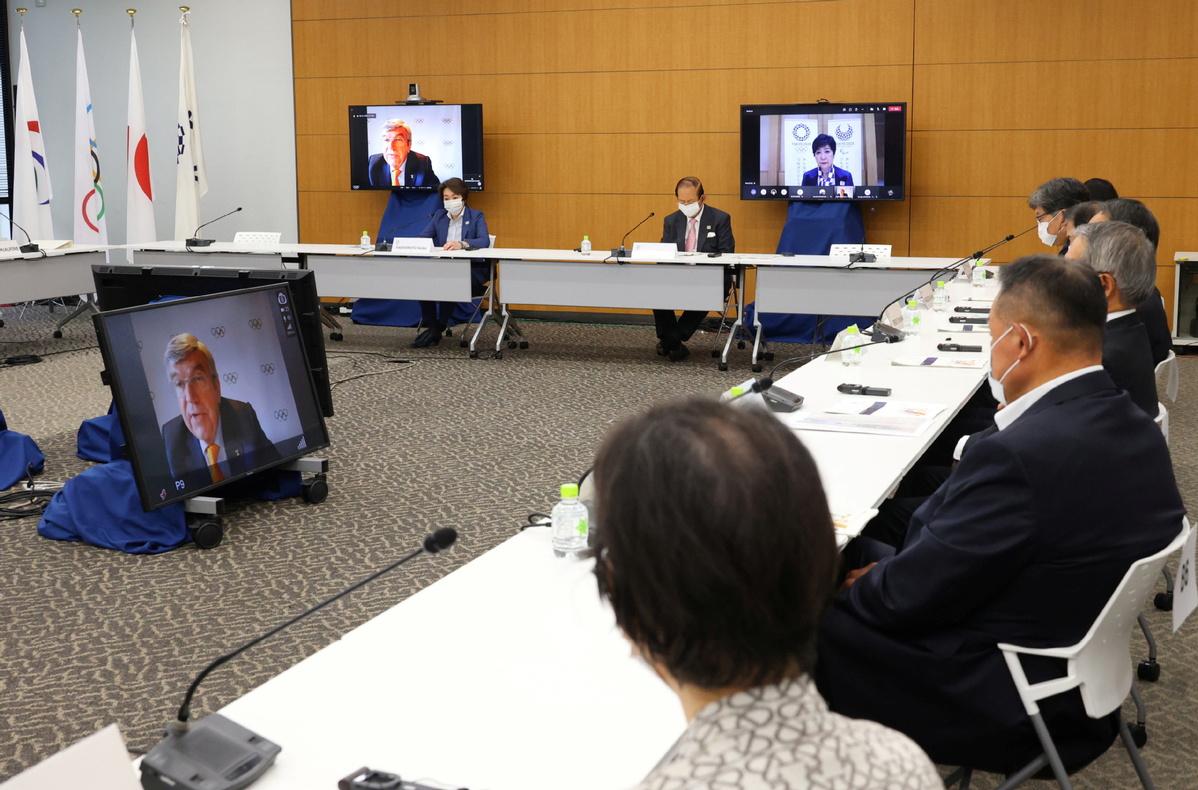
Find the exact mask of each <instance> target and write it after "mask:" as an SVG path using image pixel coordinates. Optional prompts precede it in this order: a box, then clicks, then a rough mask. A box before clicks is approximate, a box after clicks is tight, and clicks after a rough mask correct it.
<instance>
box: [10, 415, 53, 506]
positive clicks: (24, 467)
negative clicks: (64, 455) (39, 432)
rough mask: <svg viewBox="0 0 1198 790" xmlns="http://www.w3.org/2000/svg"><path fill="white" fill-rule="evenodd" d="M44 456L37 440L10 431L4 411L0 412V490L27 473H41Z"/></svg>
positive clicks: (21, 478) (43, 466) (17, 481)
mask: <svg viewBox="0 0 1198 790" xmlns="http://www.w3.org/2000/svg"><path fill="white" fill-rule="evenodd" d="M45 468H46V456H44V455H42V451H41V450H39V449H38V446H37V442H35V441H33V439H31V438H29V437H28V436H26V435H25V434H23V433H17V432H16V431H10V430H9V429H8V422H7V421H6V420H5V419H4V412H0V490H3V489H5V488H8V487H9V486H13V485H16V484H17V483H19V482H20V481H22V480H24V479H25V477H26V475H28V474H35V475H38V474H41V473H42V470H44V469H45Z"/></svg>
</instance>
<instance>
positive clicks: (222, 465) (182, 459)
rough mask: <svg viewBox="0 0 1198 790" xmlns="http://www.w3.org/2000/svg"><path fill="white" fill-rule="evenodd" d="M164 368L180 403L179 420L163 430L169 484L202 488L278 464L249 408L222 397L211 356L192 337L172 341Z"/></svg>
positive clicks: (176, 419) (204, 347) (185, 336)
mask: <svg viewBox="0 0 1198 790" xmlns="http://www.w3.org/2000/svg"><path fill="white" fill-rule="evenodd" d="M165 362H166V369H167V374H168V375H169V377H170V381H171V384H172V386H173V388H174V390H175V394H176V396H177V397H178V399H179V412H180V413H179V416H178V417H174V418H173V419H171V420H169V421H168V422H167V423H166V425H164V426H162V438H163V441H165V442H166V456H167V461H168V462H169V463H170V467H171V475H172V476H173V477H174V478H176V479H181V480H183V481H184V482H185V483H186V484H187V487H188V488H189V489H191V488H201V487H203V486H207V485H211V484H212V483H219V482H221V481H223V480H225V479H226V478H229V477H235V476H237V475H240V474H243V473H245V472H248V471H250V470H253V469H257V468H259V467H261V466H265V465H269V464H271V463H273V462H275V461H278V460H279V458H280V456H279V451H278V450H277V449H275V446H274V444H272V443H271V441H270V439H268V438H267V437H266V433H265V432H264V431H263V430H262V425H261V424H260V423H259V422H258V415H257V414H256V413H255V412H254V407H253V406H251V405H250V404H248V403H244V402H242V401H237V400H233V399H231V398H222V397H221V394H220V376H219V375H218V374H217V371H216V362H215V360H213V358H212V352H211V351H209V350H208V347H207V346H205V345H204V344H203V343H201V342H200V341H199V340H198V339H197V338H196V337H195V335H192V334H188V333H186V332H185V333H183V334H179V335H175V336H174V337H172V338H171V339H170V342H168V343H167V347H166V355H165Z"/></svg>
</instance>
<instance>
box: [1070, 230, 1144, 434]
mask: <svg viewBox="0 0 1198 790" xmlns="http://www.w3.org/2000/svg"><path fill="white" fill-rule="evenodd" d="M1155 252H1156V250H1155V249H1154V248H1153V246H1152V242H1150V241H1148V237H1146V236H1145V235H1144V233H1143V232H1142V231H1141V230H1140V229H1139V228H1136V227H1133V226H1132V225H1129V224H1127V223H1126V222H1095V223H1090V224H1088V225H1079V226H1078V227H1077V228H1075V229H1074V230H1073V236H1072V237H1071V239H1070V243H1069V252H1068V253H1066V254H1065V257H1066V258H1075V259H1077V260H1080V261H1081V262H1082V263H1084V264H1086V265H1087V266H1089V267H1090V268H1091V269H1093V270H1094V271H1095V272H1097V273H1098V279H1099V280H1100V281H1101V282H1102V287H1103V290H1104V291H1106V299H1107V317H1106V318H1107V321H1106V331H1105V332H1104V333H1103V341H1102V367H1103V368H1104V369H1105V370H1106V372H1107V373H1109V374H1111V380H1112V381H1114V382H1115V386H1116V387H1118V388H1119V389H1121V390H1126V391H1127V394H1128V395H1130V396H1131V399H1132V402H1134V403H1135V404H1136V405H1137V406H1139V407H1140V408H1141V409H1143V410H1144V412H1145V413H1146V414H1147V415H1148V416H1149V417H1152V418H1155V417H1156V415H1157V411H1158V407H1159V403H1158V401H1157V393H1156V371H1155V365H1154V364H1153V362H1152V346H1151V344H1150V343H1149V341H1148V331H1147V330H1146V329H1145V328H1144V324H1143V323H1142V322H1141V321H1140V316H1139V314H1138V313H1137V311H1136V308H1138V307H1139V306H1140V304H1142V303H1143V302H1144V300H1145V299H1148V298H1151V295H1152V292H1153V290H1154V289H1155V287H1156V255H1155Z"/></svg>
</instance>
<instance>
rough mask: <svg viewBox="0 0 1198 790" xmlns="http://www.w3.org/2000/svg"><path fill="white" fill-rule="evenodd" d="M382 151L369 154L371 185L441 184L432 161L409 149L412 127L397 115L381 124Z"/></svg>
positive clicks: (420, 185)
mask: <svg viewBox="0 0 1198 790" xmlns="http://www.w3.org/2000/svg"><path fill="white" fill-rule="evenodd" d="M382 138H383V152H382V153H381V154H374V155H373V156H371V157H370V183H371V184H372V185H373V186H376V187H379V186H393V187H428V188H429V189H436V187H437V185H438V184H440V183H441V182H440V180H439V179H438V178H437V174H436V173H434V172H433V162H432V160H431V159H429V158H428V157H427V156H425V155H424V154H420V153H417V152H415V151H413V150H412V127H410V126H408V125H407V124H406V123H404V122H403V121H401V120H399V119H398V118H392V119H391V120H389V121H387V122H386V123H385V124H383V133H382Z"/></svg>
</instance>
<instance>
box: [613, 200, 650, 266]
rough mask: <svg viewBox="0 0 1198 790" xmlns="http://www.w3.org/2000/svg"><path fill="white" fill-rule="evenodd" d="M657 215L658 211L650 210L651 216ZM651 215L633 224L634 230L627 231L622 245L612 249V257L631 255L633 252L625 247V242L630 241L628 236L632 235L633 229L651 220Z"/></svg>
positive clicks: (621, 241) (621, 242)
mask: <svg viewBox="0 0 1198 790" xmlns="http://www.w3.org/2000/svg"><path fill="white" fill-rule="evenodd" d="M655 216H657V213H656V212H654V211H650V212H649V217H655ZM649 217H645V218H644V219H643V220H641V221H640V222H638V223H636V224H635V225H633V226H632V230H630V231H628V232H627V233H625V234H624V238H622V239H620V246H619V247H616V248H615V249H614V250H612V251H611V257H613V258H627V257H628V256H630V255H631V254H632V253H631V252H629V251H628V250H627V249H625V247H624V242H626V241H628V237H629V236H631V235H632V231H633V230H636V229H637V228H639V227H640V226H641V225H644V224H645V223H646V222H648V221H649Z"/></svg>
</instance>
